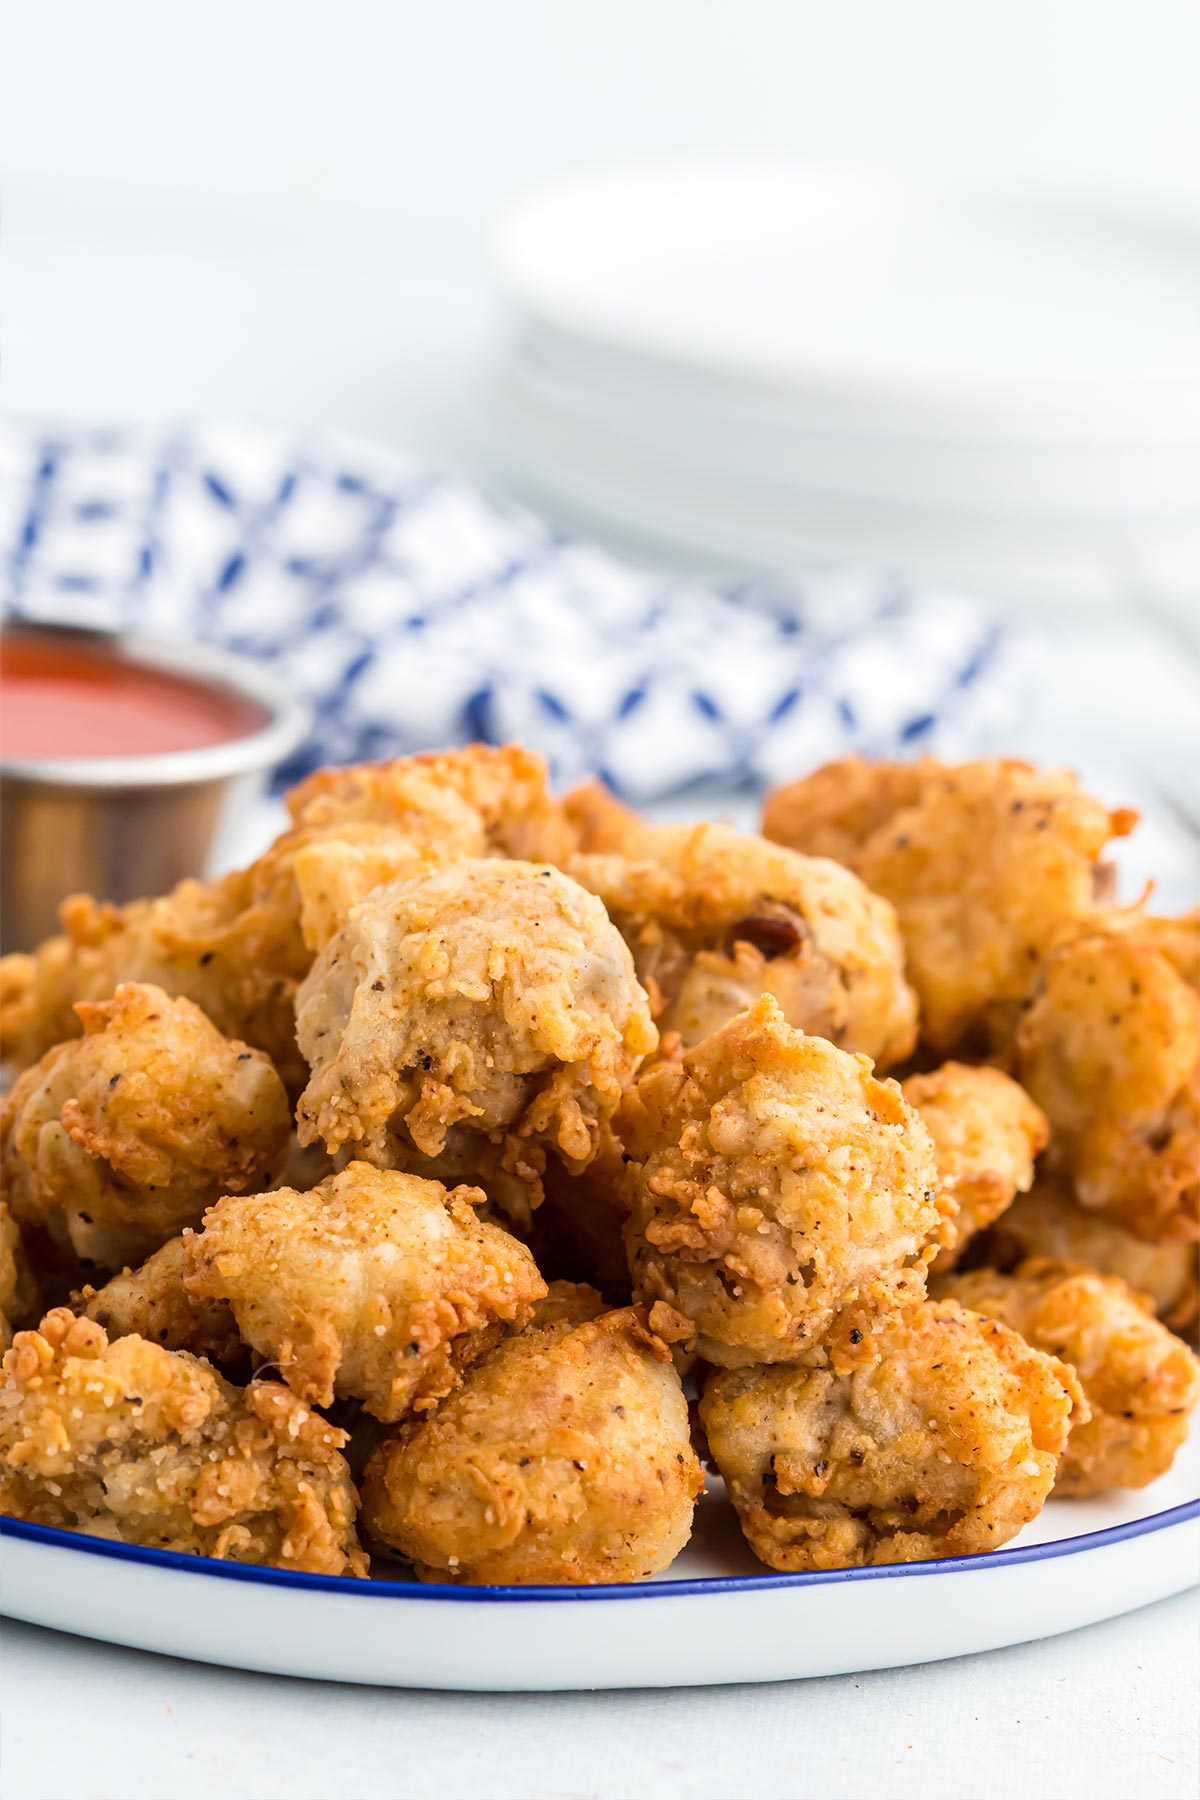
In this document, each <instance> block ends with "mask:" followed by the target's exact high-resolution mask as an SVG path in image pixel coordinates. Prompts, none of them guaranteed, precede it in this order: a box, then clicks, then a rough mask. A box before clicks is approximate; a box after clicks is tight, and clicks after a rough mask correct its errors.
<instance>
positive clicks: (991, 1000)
mask: <svg viewBox="0 0 1200 1800" xmlns="http://www.w3.org/2000/svg"><path fill="white" fill-rule="evenodd" d="M838 767H839V765H834V769H835V770H836V769H837V768H838ZM897 769H898V766H897V765H894V764H886V763H885V764H878V765H875V767H874V771H873V772H874V774H875V775H876V776H877V778H878V781H879V784H880V793H879V797H878V809H877V811H873V810H872V809H871V808H870V806H869V805H868V804H867V802H866V801H865V800H864V801H856V802H855V807H854V809H853V813H852V816H853V817H854V819H855V820H856V821H858V820H861V821H862V823H863V825H864V828H865V835H864V836H863V837H862V838H861V840H860V841H859V842H858V843H857V845H851V844H850V843H849V842H847V843H846V844H844V845H843V847H842V853H843V854H844V856H845V857H846V860H847V861H848V863H849V865H850V867H852V868H853V869H854V870H855V871H856V872H857V874H859V875H860V876H861V877H862V879H863V881H865V882H866V884H867V886H868V887H869V888H871V889H872V890H873V891H874V892H875V893H878V894H882V895H884V897H885V898H886V899H888V900H890V901H891V902H892V904H893V905H894V906H895V908H896V912H897V914H898V915H899V920H900V930H901V932H902V934H903V937H904V946H905V951H906V956H907V969H908V977H909V980H910V981H911V982H912V985H913V987H914V988H915V989H916V991H917V997H918V999H919V1001H920V1009H921V1037H922V1041H923V1042H924V1043H926V1044H927V1045H928V1047H929V1048H930V1049H931V1050H934V1051H938V1052H941V1053H942V1054H946V1053H947V1052H950V1051H953V1050H955V1049H957V1048H959V1047H960V1046H964V1045H966V1046H970V1045H974V1046H975V1047H977V1048H987V1047H989V1046H990V1045H993V1044H995V1043H1004V1042H1006V1041H1007V1038H1008V1035H1009V1033H1010V1031H1011V1027H1012V1022H1013V1014H1014V1011H1015V1009H1016V1007H1017V1006H1018V1005H1019V1004H1020V1002H1021V1001H1022V1000H1023V999H1024V998H1025V996H1026V994H1028V992H1029V990H1030V988H1031V986H1032V985H1033V981H1034V978H1035V976H1036V975H1037V972H1038V969H1039V966H1040V964H1041V961H1042V958H1043V956H1044V955H1045V952H1046V950H1047V948H1048V947H1049V943H1050V940H1051V938H1052V937H1054V936H1055V934H1056V933H1057V932H1058V931H1059V930H1060V929H1061V927H1062V926H1063V925H1065V924H1068V923H1069V922H1070V921H1072V920H1074V919H1080V918H1084V917H1086V916H1088V915H1089V914H1090V913H1091V912H1092V911H1093V909H1094V907H1095V904H1096V900H1097V891H1098V887H1097V884H1098V881H1099V880H1100V876H1101V871H1100V864H1099V858H1100V855H1101V852H1102V851H1103V849H1104V846H1105V844H1106V842H1107V841H1108V839H1109V838H1111V837H1120V836H1123V835H1124V834H1125V833H1127V832H1128V831H1130V830H1132V828H1133V825H1134V824H1135V823H1136V818H1137V815H1136V814H1135V813H1131V812H1128V811H1118V812H1110V811H1109V810H1108V809H1107V808H1106V807H1104V806H1102V805H1101V804H1100V803H1099V801H1096V800H1093V799H1092V798H1091V797H1090V796H1089V795H1087V794H1085V793H1084V792H1083V790H1082V789H1081V788H1080V787H1079V785H1078V783H1077V782H1076V780H1075V778H1074V776H1073V775H1070V774H1068V773H1067V772H1066V771H1063V770H1040V769H1034V768H1032V767H1031V766H1030V765H1029V764H1028V763H1022V762H1013V761H1002V760H999V759H992V760H983V761H980V762H973V763H965V764H963V765H962V766H961V767H960V768H949V767H944V768H941V769H938V768H937V766H936V765H935V764H933V763H931V762H925V763H922V764H920V765H917V768H916V770H914V771H910V772H909V776H903V777H902V776H900V775H898V773H897ZM829 775H830V771H829V770H818V772H817V774H816V775H815V776H811V777H809V779H808V783H805V782H800V783H796V784H795V787H794V788H793V789H792V790H791V791H790V792H791V798H790V800H789V802H788V805H787V807H783V806H782V804H781V797H780V796H775V798H774V800H773V802H772V804H771V806H770V807H769V817H770V824H769V825H768V827H767V830H768V835H769V836H778V837H780V838H782V839H783V840H784V841H785V842H787V843H789V844H791V845H792V846H793V847H794V848H795V849H797V850H804V851H810V852H811V851H813V850H814V849H815V848H816V847H817V846H818V845H820V846H822V847H823V848H826V849H828V848H829V839H828V837H827V836H826V835H825V834H824V832H823V831H821V830H814V831H813V832H812V834H811V835H810V833H809V831H808V830H807V828H806V826H805V823H804V821H805V818H806V816H807V809H806V805H805V797H804V792H803V790H804V789H805V787H806V786H808V785H809V784H810V783H811V784H815V785H816V786H817V787H822V786H823V785H826V784H827V780H828V777H829ZM909 777H911V781H910V780H909ZM871 778H872V768H871V765H864V764H857V765H855V781H856V783H862V784H865V785H866V786H867V787H869V785H870V781H871ZM816 816H817V817H818V818H819V819H823V818H824V817H825V816H826V814H825V809H824V805H823V803H822V804H820V805H818V806H817V808H816ZM872 825H873V829H872V828H870V827H871V826H872ZM856 829H857V825H856Z"/></svg>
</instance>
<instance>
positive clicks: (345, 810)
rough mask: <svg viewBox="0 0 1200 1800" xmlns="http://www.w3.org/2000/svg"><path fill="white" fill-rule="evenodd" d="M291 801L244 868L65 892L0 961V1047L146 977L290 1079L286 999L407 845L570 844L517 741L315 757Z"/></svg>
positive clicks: (43, 1043) (30, 1044)
mask: <svg viewBox="0 0 1200 1800" xmlns="http://www.w3.org/2000/svg"><path fill="white" fill-rule="evenodd" d="M288 807H289V811H290V813H291V816H292V824H291V826H290V827H289V829H288V830H287V831H285V832H284V833H283V834H282V835H281V836H280V837H279V838H277V839H276V840H275V842H274V843H273V844H272V845H271V846H270V847H269V848H268V849H267V850H266V852H265V853H264V854H263V855H262V856H261V857H259V858H258V859H257V861H256V862H254V863H252V864H251V865H250V867H249V868H247V869H242V870H238V871H236V872H235V873H234V874H231V875H227V876H224V877H222V878H221V879H219V880H217V881H211V882H200V881H184V882H181V883H180V885H179V886H178V887H177V888H175V889H174V890H173V891H172V892H171V893H170V894H166V895H164V896H163V897H162V898H161V899H154V900H135V901H133V902H131V903H130V904H129V905H127V906H122V907H114V906H107V905H101V904H99V903H98V902H97V901H95V900H93V899H91V898H90V897H89V896H87V895H76V896H74V897H73V898H72V899H70V900H68V901H67V902H65V903H64V906H63V909H62V923H63V931H64V935H63V936H62V937H57V938H50V939H48V940H47V941H46V943H44V944H43V945H41V947H40V948H39V949H38V951H37V952H36V953H35V955H34V956H32V957H25V956H22V957H5V958H4V959H3V960H2V961H0V1037H2V1038H3V1042H4V1056H5V1058H6V1060H9V1061H11V1062H13V1063H14V1064H15V1065H16V1066H17V1067H25V1066H27V1065H28V1064H29V1063H31V1062H34V1061H36V1060H37V1058H38V1057H40V1056H41V1055H42V1054H43V1053H44V1052H45V1050H47V1049H48V1048H49V1047H50V1045H52V1044H56V1043H59V1042H61V1041H62V1039H64V1038H66V1037H70V1036H72V1035H74V1033H75V1031H76V1030H77V1025H76V1021H75V1018H74V1015H73V1012H72V1008H73V1006H74V1004H75V1002H76V1001H77V1000H105V999H107V998H108V996H109V995H110V994H111V993H112V991H113V989H114V988H115V987H116V986H117V984H118V983H119V982H121V981H131V980H132V981H153V982H155V983H156V984H157V985H158V986H159V987H162V988H164V989H165V990H166V991H167V992H168V993H171V994H181V995H184V996H186V997H187V998H188V999H191V1000H194V1001H195V1002H196V1003H197V1005H199V1006H201V1007H203V1009H204V1011H205V1012H206V1013H208V1015H209V1017H210V1018H211V1019H213V1021H214V1022H215V1023H216V1024H217V1025H218V1026H219V1027H220V1028H221V1030H223V1031H225V1032H226V1033H227V1034H229V1035H230V1036H236V1037H242V1038H245V1039H246V1041H247V1042H248V1043H251V1044H254V1045H255V1046H256V1047H257V1048H259V1049H263V1050H266V1051H267V1053H268V1054H269V1055H270V1056H271V1057H272V1059H273V1060H274V1061H275V1063H276V1065H277V1067H278V1068H279V1070H280V1073H281V1074H282V1075H283V1077H284V1080H285V1081H286V1082H287V1083H288V1086H289V1089H291V1090H292V1091H295V1092H298V1091H299V1088H300V1087H302V1086H303V1084H304V1080H305V1075H306V1071H305V1068H304V1064H303V1062H302V1060H301V1059H300V1058H299V1056H298V1053H297V1050H296V1045H295V1037H294V1029H293V1027H294V1021H293V1016H292V1002H293V997H294V995H295V992H296V988H297V986H298V985H299V983H300V982H301V981H302V980H303V978H304V976H305V974H306V973H307V971H308V969H309V967H310V965H311V962H312V953H313V949H314V948H315V947H316V946H317V945H319V944H322V943H324V942H325V941H327V939H328V937H329V936H330V935H331V933H332V930H333V928H334V925H335V923H336V919H337V913H338V909H339V908H340V907H343V906H346V905H348V904H349V903H350V902H351V901H352V900H354V899H358V898H360V897H361V896H362V894H364V893H365V892H366V891H368V889H369V887H371V886H374V885H376V884H377V883H378V882H380V881H383V880H392V879H394V878H395V877H396V876H397V875H398V874H400V873H401V872H402V871H403V870H404V869H406V868H408V867H410V866H411V864H412V862H413V860H414V858H419V857H428V856H439V857H440V856H452V855H472V856H488V855H500V856H507V855H516V854H518V853H520V852H525V853H527V854H529V855H532V856H538V857H545V858H547V859H550V860H558V859H559V858H560V857H561V856H565V854H566V853H567V851H568V849H569V848H570V846H571V844H572V843H573V841H574V834H573V832H572V831H571V828H570V827H569V826H568V825H567V823H566V822H565V820H564V818H563V816H562V814H561V810H560V808H559V807H558V805H557V803H556V802H554V801H552V800H551V799H550V798H549V796H548V794H547V791H546V781H545V766H544V764H543V763H542V761H541V759H540V758H538V757H536V756H533V755H531V754H530V753H529V752H528V751H525V750H520V749H517V748H515V747H509V748H505V749H491V748H488V747H486V746H483V745H472V746H470V747H468V748H466V749H462V750H450V751H445V752H442V753H440V754H436V755H426V756H411V757H404V758H402V759H399V760H397V761H394V762H388V763H361V764H356V765H353V766H351V767H349V768H345V769H323V770H321V771H319V772H318V773H317V774H316V775H313V776H311V777H310V778H309V780H307V781H306V782H304V783H302V784H301V786H300V787H298V788H296V789H295V790H294V791H293V792H292V794H291V795H289V797H288ZM306 933H307V939H308V941H307V942H306Z"/></svg>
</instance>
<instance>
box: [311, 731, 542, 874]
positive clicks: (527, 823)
mask: <svg viewBox="0 0 1200 1800" xmlns="http://www.w3.org/2000/svg"><path fill="white" fill-rule="evenodd" d="M287 804H288V811H289V812H290V813H291V815H292V818H293V819H294V820H295V822H296V823H297V824H298V825H308V826H310V827H320V828H324V827H326V826H328V825H331V824H338V823H340V822H341V821H343V820H345V819H347V818H357V819H367V820H375V821H377V822H380V823H385V824H393V825H396V826H397V827H398V828H399V829H400V830H402V831H403V832H404V833H405V834H406V835H408V836H409V837H418V836H419V837H421V838H422V839H423V840H424V841H425V842H426V843H427V844H429V845H430V846H432V847H434V848H436V845H437V840H438V836H439V834H440V833H442V832H444V830H445V829H446V826H447V823H448V822H449V823H451V825H452V829H453V830H454V832H455V835H456V837H462V838H463V839H464V840H465V838H466V836H467V834H468V833H469V834H470V836H471V838H472V841H474V842H476V843H478V844H479V846H480V848H479V849H478V850H472V851H471V852H470V854H472V855H480V856H486V855H488V854H491V855H495V856H507V857H515V858H516V859H517V860H518V861H523V862H559V861H561V860H562V859H563V858H564V857H565V856H566V855H567V854H568V853H569V851H570V850H571V849H572V848H573V846H574V843H575V832H574V830H573V828H572V827H571V825H570V823H569V822H568V821H567V819H566V817H565V815H564V812H563V808H562V804H561V802H559V801H557V800H554V799H552V798H551V796H550V794H549V791H548V789H547V786H546V764H545V761H544V759H543V758H542V757H540V756H538V755H537V754H536V753H535V752H534V751H532V750H526V749H524V748H522V746H521V745H519V744H502V745H496V746H493V745H490V744H468V745H466V746H465V747H464V748H462V749H458V750H431V751H423V752H422V753H421V754H420V755H417V756H402V757H397V758H395V759H394V760H393V761H391V762H366V763H351V764H349V765H348V766H346V767H344V768H329V769H318V770H317V771H316V773H315V774H313V775H310V776H309V777H308V779H307V780H306V781H302V782H301V783H300V785H299V787H296V788H293V789H292V791H291V793H290V794H289V795H288V802H287ZM468 820H469V821H470V823H469V825H468V823H467V821H468ZM454 821H457V823H454ZM464 850H465V842H464Z"/></svg>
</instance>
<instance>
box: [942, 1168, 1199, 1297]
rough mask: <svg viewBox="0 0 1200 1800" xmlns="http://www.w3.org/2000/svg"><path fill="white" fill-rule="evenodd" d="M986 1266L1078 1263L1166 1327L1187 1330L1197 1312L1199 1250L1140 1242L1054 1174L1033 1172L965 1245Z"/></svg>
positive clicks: (1009, 1268) (1007, 1269)
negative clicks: (1142, 1301) (1144, 1297)
mask: <svg viewBox="0 0 1200 1800" xmlns="http://www.w3.org/2000/svg"><path fill="white" fill-rule="evenodd" d="M977 1252H978V1254H979V1255H980V1257H981V1259H982V1261H983V1263H984V1264H986V1265H987V1266H988V1267H989V1268H993V1269H1000V1270H1001V1271H1002V1272H1004V1273H1005V1274H1011V1272H1012V1270H1013V1269H1015V1268H1016V1267H1017V1264H1018V1263H1022V1262H1025V1261H1026V1260H1027V1259H1028V1258H1029V1257H1033V1256H1039V1257H1046V1258H1048V1259H1049V1260H1050V1261H1052V1262H1065V1263H1080V1264H1082V1265H1083V1266H1084V1267H1085V1268H1089V1269H1094V1270H1095V1271H1096V1273H1097V1274H1099V1275H1119V1276H1121V1278H1122V1279H1123V1280H1124V1281H1127V1282H1128V1283H1129V1286H1130V1287H1131V1288H1133V1289H1134V1291H1135V1292H1136V1293H1139V1294H1149V1296H1150V1298H1151V1299H1152V1300H1153V1302H1154V1309H1155V1311H1156V1312H1157V1314H1158V1316H1159V1318H1160V1319H1161V1320H1162V1321H1163V1323H1164V1324H1165V1325H1169V1326H1170V1327H1171V1328H1172V1330H1173V1331H1187V1330H1188V1328H1189V1327H1190V1326H1192V1325H1194V1324H1195V1322H1196V1318H1197V1314H1198V1313H1200V1251H1198V1250H1197V1247H1196V1245H1195V1244H1184V1243H1179V1242H1175V1243H1170V1244H1147V1243H1145V1242H1144V1241H1143V1239H1141V1238H1138V1237H1134V1236H1133V1234H1132V1232H1129V1231H1126V1230H1125V1228H1124V1226H1122V1225H1118V1224H1117V1223H1116V1221H1115V1220H1113V1219H1110V1218H1107V1217H1106V1216H1105V1214H1104V1213H1099V1212H1088V1211H1087V1209H1086V1208H1085V1207H1082V1206H1080V1204H1079V1202H1078V1201H1077V1200H1076V1199H1075V1198H1074V1196H1073V1194H1072V1192H1071V1187H1070V1183H1069V1182H1067V1181H1065V1180H1064V1179H1063V1178H1062V1177H1061V1176H1055V1175H1039V1176H1038V1178H1037V1180H1036V1181H1035V1182H1034V1184H1033V1187H1032V1188H1031V1189H1030V1191H1029V1192H1028V1193H1027V1194H1021V1195H1019V1196H1018V1198H1017V1199H1016V1200H1015V1201H1014V1202H1013V1204H1012V1205H1011V1206H1010V1207H1009V1208H1008V1211H1007V1212H1005V1213H1004V1214H1003V1216H1002V1217H1001V1218H1000V1219H998V1220H997V1222H996V1223H995V1224H994V1225H993V1226H992V1227H991V1229H990V1230H989V1231H987V1232H986V1233H984V1235H983V1236H982V1237H981V1238H978V1239H976V1241H975V1243H973V1244H972V1246H971V1257H972V1261H974V1260H975V1259H976V1254H977Z"/></svg>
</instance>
